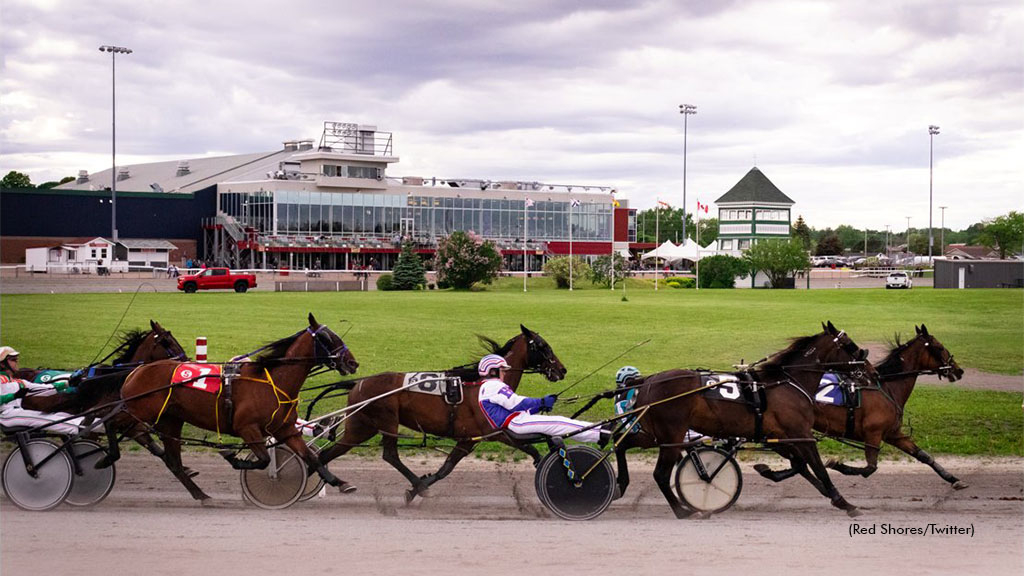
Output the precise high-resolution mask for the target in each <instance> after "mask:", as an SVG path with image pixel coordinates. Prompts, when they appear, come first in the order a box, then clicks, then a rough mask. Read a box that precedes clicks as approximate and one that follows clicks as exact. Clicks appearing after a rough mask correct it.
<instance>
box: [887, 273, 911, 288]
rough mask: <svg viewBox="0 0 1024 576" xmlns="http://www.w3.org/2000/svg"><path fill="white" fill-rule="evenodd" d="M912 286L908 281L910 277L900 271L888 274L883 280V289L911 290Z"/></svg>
mask: <svg viewBox="0 0 1024 576" xmlns="http://www.w3.org/2000/svg"><path fill="white" fill-rule="evenodd" d="M913 286H914V281H913V280H911V279H910V275H909V274H907V273H906V272H903V271H902V270H897V271H895V272H890V273H889V275H888V276H887V277H886V278H885V287H886V289H889V288H911V287H913Z"/></svg>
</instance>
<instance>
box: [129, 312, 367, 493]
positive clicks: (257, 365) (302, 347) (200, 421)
mask: <svg viewBox="0 0 1024 576" xmlns="http://www.w3.org/2000/svg"><path fill="white" fill-rule="evenodd" d="M178 366H179V363H178V362H171V361H163V362H155V363H153V364H146V365H144V366H141V367H139V368H137V369H136V370H135V371H134V372H132V374H131V376H129V377H128V380H127V381H126V382H125V384H124V387H123V388H122V389H121V396H122V398H123V399H124V409H125V413H123V414H121V415H119V417H118V420H117V424H115V425H125V424H126V423H127V424H126V425H127V426H129V427H130V429H129V430H128V434H129V435H131V436H137V435H140V434H143V433H145V432H148V431H150V430H153V431H156V432H157V433H158V434H159V435H160V438H161V439H162V440H163V443H164V447H165V449H166V454H165V456H164V458H163V460H164V463H165V464H166V465H167V467H168V469H170V471H171V472H172V473H173V474H174V475H175V477H177V478H178V480H179V481H180V482H181V483H182V485H184V486H185V488H186V489H187V490H188V491H189V493H190V494H191V495H192V497H193V498H195V499H196V500H202V501H206V500H207V499H209V496H207V495H206V494H205V493H204V492H203V491H202V490H200V489H199V487H198V486H196V484H195V483H194V482H193V481H192V479H191V477H190V476H189V475H188V474H187V472H186V471H185V469H184V468H183V467H182V464H181V429H182V425H183V424H184V423H185V422H188V423H189V424H192V425H194V426H198V427H200V428H203V429H206V430H212V431H216V432H218V433H224V434H230V435H233V436H238V437H240V438H242V440H244V441H245V444H246V446H247V447H248V448H249V449H250V450H252V452H253V454H254V455H255V456H256V460H255V461H249V460H244V459H240V458H238V457H237V456H236V455H235V453H233V452H232V453H226V454H224V457H225V458H226V459H227V460H228V461H229V462H230V463H231V465H232V466H233V467H235V468H236V469H264V468H266V467H267V465H268V464H269V463H270V454H269V452H268V451H267V445H266V441H265V440H266V438H267V437H268V436H272V437H274V439H275V440H277V442H280V443H283V444H287V445H288V447H289V448H291V449H292V450H293V451H294V452H295V453H296V454H298V455H299V456H300V457H301V458H302V459H303V460H304V461H305V462H306V463H307V465H308V466H309V469H310V470H311V471H312V470H316V471H317V472H319V473H320V475H321V477H322V478H323V479H324V481H326V482H328V483H329V484H331V485H332V486H337V487H339V488H342V489H344V486H345V483H344V482H342V481H341V480H339V479H337V478H335V477H334V476H333V475H331V473H330V472H329V471H328V470H327V468H326V466H323V465H321V464H320V462H319V461H318V460H317V457H316V455H315V454H314V453H313V452H312V451H311V450H309V449H308V448H307V447H306V443H305V442H304V441H303V440H302V437H301V436H300V434H299V431H298V430H296V428H295V418H296V404H297V403H298V395H299V390H300V389H301V388H302V384H303V382H305V380H306V377H307V376H308V375H309V373H310V371H311V370H312V369H313V368H314V367H316V366H326V367H328V368H330V369H334V370H337V371H338V372H339V373H340V374H341V375H345V374H351V373H354V372H355V371H356V368H358V366H359V363H358V362H356V360H355V358H354V357H353V356H352V353H351V352H350V351H349V349H348V347H347V346H346V345H345V343H344V342H343V341H342V339H341V338H340V337H338V335H337V334H335V333H334V332H333V331H331V329H330V328H328V327H327V326H324V325H321V324H319V323H317V321H316V319H315V318H314V317H313V315H312V314H310V315H309V327H308V328H304V329H302V330H300V331H299V332H296V333H295V334H293V335H291V336H289V337H287V338H284V339H281V340H278V341H276V342H273V343H271V344H269V345H267V346H265V347H264V348H263V352H261V353H260V354H259V355H257V356H256V357H255V358H254V359H253V360H252V361H249V362H244V363H242V364H241V365H240V374H239V375H238V376H235V377H233V379H232V386H231V388H232V392H231V398H230V400H231V402H230V403H228V402H226V399H225V398H222V397H221V395H220V394H211V393H209V392H206V391H202V390H197V389H195V388H192V387H186V386H182V385H172V384H171V378H172V375H173V374H174V372H175V369H176V368H177V367H178ZM232 406H233V409H232ZM125 416H127V417H125Z"/></svg>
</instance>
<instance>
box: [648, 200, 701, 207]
mask: <svg viewBox="0 0 1024 576" xmlns="http://www.w3.org/2000/svg"><path fill="white" fill-rule="evenodd" d="M658 204H661V205H662V206H664V207H665V208H671V206H669V205H668V202H662V201H661V200H658ZM698 204H700V203H699V202H698Z"/></svg>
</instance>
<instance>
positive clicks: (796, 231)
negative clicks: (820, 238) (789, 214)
mask: <svg viewBox="0 0 1024 576" xmlns="http://www.w3.org/2000/svg"><path fill="white" fill-rule="evenodd" d="M789 235H790V237H791V238H796V239H799V241H800V245H801V246H803V247H804V250H810V249H811V229H810V228H809V227H808V226H807V222H804V217H803V215H800V216H797V217H796V222H794V223H793V229H792V230H791V231H790V233H789Z"/></svg>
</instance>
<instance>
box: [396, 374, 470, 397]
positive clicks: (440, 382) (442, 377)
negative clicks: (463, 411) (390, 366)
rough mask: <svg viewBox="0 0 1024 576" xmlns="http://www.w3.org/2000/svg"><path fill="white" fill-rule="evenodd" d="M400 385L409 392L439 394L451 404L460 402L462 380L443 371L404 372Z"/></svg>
mask: <svg viewBox="0 0 1024 576" xmlns="http://www.w3.org/2000/svg"><path fill="white" fill-rule="evenodd" d="M402 385H403V386H406V387H407V388H406V390H408V391H410V392H419V393H420V394H433V395H435V396H441V397H443V398H444V400H445V402H447V403H448V404H451V405H456V404H460V403H462V380H460V379H459V378H458V377H455V376H449V375H448V374H445V373H444V372H406V373H405V378H404V379H403V380H402Z"/></svg>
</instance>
